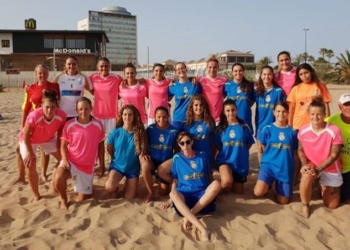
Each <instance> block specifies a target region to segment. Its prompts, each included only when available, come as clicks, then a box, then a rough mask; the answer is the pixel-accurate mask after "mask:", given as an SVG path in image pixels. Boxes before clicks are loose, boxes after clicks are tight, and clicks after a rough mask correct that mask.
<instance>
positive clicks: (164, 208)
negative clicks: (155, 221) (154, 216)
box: [160, 200, 171, 211]
mask: <svg viewBox="0 0 350 250" xmlns="http://www.w3.org/2000/svg"><path fill="white" fill-rule="evenodd" d="M170 207H171V201H170V200H168V201H167V202H164V203H163V204H162V205H161V206H160V209H161V210H165V211H166V210H167V209H168V208H170Z"/></svg>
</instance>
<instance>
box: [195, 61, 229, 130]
mask: <svg viewBox="0 0 350 250" xmlns="http://www.w3.org/2000/svg"><path fill="white" fill-rule="evenodd" d="M207 70H208V75H207V76H202V77H198V81H199V82H200V84H201V86H202V93H203V96H204V98H205V99H206V100H207V102H208V104H209V107H210V112H211V114H212V115H213V118H214V120H215V122H216V123H217V124H218V123H219V121H220V114H221V110H222V104H223V102H224V85H225V83H226V82H227V81H228V79H227V78H226V77H224V76H219V75H218V70H219V61H218V59H216V57H215V55H212V56H211V57H210V58H209V60H208V61H207Z"/></svg>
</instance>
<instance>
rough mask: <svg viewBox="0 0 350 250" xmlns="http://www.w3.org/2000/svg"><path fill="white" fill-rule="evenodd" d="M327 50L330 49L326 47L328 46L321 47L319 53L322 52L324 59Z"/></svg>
mask: <svg viewBox="0 0 350 250" xmlns="http://www.w3.org/2000/svg"><path fill="white" fill-rule="evenodd" d="M327 51H328V49H326V48H320V51H319V52H318V53H320V55H321V56H322V58H323V59H324V55H325V54H327Z"/></svg>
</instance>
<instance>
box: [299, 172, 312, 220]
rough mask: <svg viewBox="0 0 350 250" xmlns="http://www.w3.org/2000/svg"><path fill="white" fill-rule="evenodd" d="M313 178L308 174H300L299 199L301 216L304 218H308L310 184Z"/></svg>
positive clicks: (310, 193)
mask: <svg viewBox="0 0 350 250" xmlns="http://www.w3.org/2000/svg"><path fill="white" fill-rule="evenodd" d="M314 179H315V177H314V176H312V175H309V174H302V175H301V181H300V199H301V203H302V211H301V212H302V214H303V216H304V217H305V218H309V217H310V209H309V205H310V201H311V195H312V182H313V181H314Z"/></svg>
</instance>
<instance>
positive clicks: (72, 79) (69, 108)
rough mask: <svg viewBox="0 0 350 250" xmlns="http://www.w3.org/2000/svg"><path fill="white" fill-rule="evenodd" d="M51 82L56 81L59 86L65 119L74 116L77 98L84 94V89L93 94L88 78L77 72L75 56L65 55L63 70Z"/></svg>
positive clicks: (61, 106)
mask: <svg viewBox="0 0 350 250" xmlns="http://www.w3.org/2000/svg"><path fill="white" fill-rule="evenodd" d="M53 82H55V83H58V85H59V87H60V95H61V100H60V108H61V109H62V110H63V111H64V112H66V114H67V119H68V120H69V119H72V118H73V117H76V116H77V111H76V104H77V101H78V99H79V98H80V97H82V96H83V95H84V89H86V90H88V91H89V92H90V93H91V94H93V91H92V85H91V82H90V80H89V79H88V78H87V77H86V76H84V75H82V74H80V73H79V72H78V60H77V58H76V57H74V56H68V57H67V59H66V63H65V70H64V71H63V72H62V73H61V74H59V75H58V76H57V77H56V78H55V79H54V80H53Z"/></svg>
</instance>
